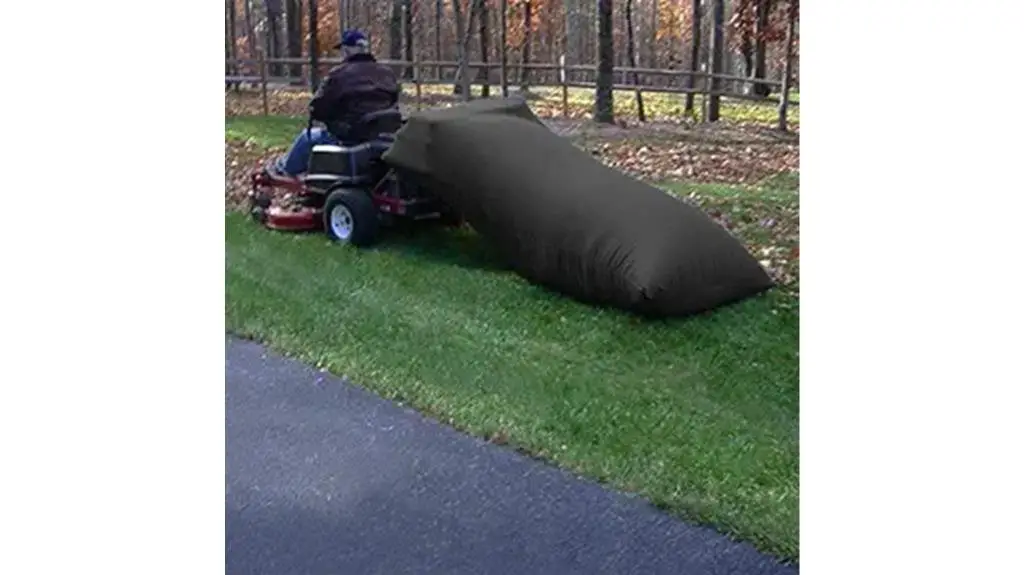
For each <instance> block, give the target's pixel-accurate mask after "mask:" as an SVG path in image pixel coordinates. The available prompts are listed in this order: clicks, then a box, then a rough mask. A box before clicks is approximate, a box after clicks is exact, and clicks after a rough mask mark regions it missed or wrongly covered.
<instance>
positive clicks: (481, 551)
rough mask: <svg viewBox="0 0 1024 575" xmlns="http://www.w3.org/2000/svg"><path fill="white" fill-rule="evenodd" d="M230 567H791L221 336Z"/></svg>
mask: <svg viewBox="0 0 1024 575" xmlns="http://www.w3.org/2000/svg"><path fill="white" fill-rule="evenodd" d="M225 375H226V385H227V423H226V425H227V478H226V513H227V534H226V537H227V541H226V543H227V573H228V574H245V575H259V574H275V575H319V574H339V575H340V574H349V573H351V574H360V575H363V574H376V573H380V574H388V575H398V574H400V573H417V574H430V573H439V574H441V573H443V574H446V575H456V574H461V573H467V574H468V573H472V574H506V573H507V574H517V575H519V574H523V575H525V574H530V575H540V574H548V573H550V574H557V575H567V574H572V573H586V574H588V575H589V574H595V573H602V574H618V573H637V574H641V573H642V574H657V573H666V574H668V573H671V574H685V575H704V574H723V575H724V574H737V575H739V574H743V575H758V574H765V575H767V574H771V575H782V574H795V573H798V569H797V568H796V567H793V566H783V565H780V564H779V563H778V562H777V561H776V560H775V559H773V558H771V557H769V556H766V555H763V554H761V553H759V552H758V551H757V550H756V549H754V548H753V547H752V546H750V545H748V544H745V543H737V542H734V541H731V540H729V539H728V538H726V537H724V536H722V535H720V534H718V533H716V532H714V531H713V530H710V529H706V528H701V527H695V526H691V525H688V524H686V523H684V522H681V521H678V520H676V519H674V518H672V517H670V516H668V515H666V514H664V513H662V512H660V511H658V510H657V509H655V508H653V507H652V506H650V505H648V504H646V503H645V502H643V501H642V500H640V499H637V498H634V497H629V496H626V495H623V494H619V493H616V492H613V491H610V490H608V489H605V488H603V487H602V486H600V485H597V484H596V483H593V482H590V481H586V480H582V479H579V478H577V477H574V476H572V475H571V474H569V473H566V472H563V471H561V470H558V469H556V468H553V467H551V466H548V465H545V464H542V463H540V462H537V461H534V460H531V459H529V458H526V457H523V456H521V455H519V454H517V453H515V452H513V451H512V450H509V449H505V448H502V447H498V446H495V445H491V444H489V443H486V442H484V441H482V440H478V439H475V438H472V437H469V436H466V435H463V434H461V433H458V432H456V431H454V430H452V429H450V428H448V427H445V426H443V425H441V424H439V423H436V422H433V421H430V420H427V419H425V418H423V417H422V416H420V415H419V414H417V413H416V412H414V411H412V410H410V409H406V408H402V407H399V406H398V405H396V404H394V403H391V402H389V401H386V400H384V399H381V398H379V397H377V396H375V395H373V394H371V393H369V392H367V391H364V390H363V389H361V388H358V387H356V386H354V385H352V384H351V383H349V382H348V381H346V380H344V379H339V378H336V377H333V376H330V375H328V374H324V373H321V372H319V371H317V370H315V369H313V368H311V367H309V366H306V365H304V364H301V363H299V362H296V361H292V360H289V359H285V358H283V357H281V356H279V355H276V354H274V353H271V352H269V351H267V350H266V349H265V348H264V347H262V346H260V345H258V344H255V343H252V342H247V341H243V340H239V339H236V338H233V337H228V338H227V342H226V362H225Z"/></svg>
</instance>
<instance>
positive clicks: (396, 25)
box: [388, 0, 405, 76]
mask: <svg viewBox="0 0 1024 575" xmlns="http://www.w3.org/2000/svg"><path fill="white" fill-rule="evenodd" d="M404 5H405V1H404V0H391V17H390V18H389V19H388V60H392V61H395V62H397V61H399V60H401V59H402V7H403V6H404ZM391 68H392V69H393V70H394V71H395V75H398V76H400V75H401V74H402V66H392V67H391Z"/></svg>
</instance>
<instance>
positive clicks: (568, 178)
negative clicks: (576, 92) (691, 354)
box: [386, 107, 773, 316]
mask: <svg viewBox="0 0 1024 575" xmlns="http://www.w3.org/2000/svg"><path fill="white" fill-rule="evenodd" d="M507 109H511V108H508V107H507ZM531 116H532V114H531ZM414 121H415V119H414V118H410V122H409V124H413V122H414ZM408 127H409V125H407V128H408ZM415 136H416V137H415V138H414V139H413V140H412V142H410V143H414V144H415V145H409V146H406V147H405V149H404V150H403V149H402V148H401V147H400V146H401V144H402V139H403V138H404V137H405V134H404V129H403V131H402V132H399V134H398V137H397V139H396V145H395V146H394V147H393V148H392V150H391V152H389V154H388V156H387V157H386V159H387V160H388V161H389V162H392V163H395V164H396V165H401V166H403V167H405V168H407V169H412V170H413V171H417V172H419V173H423V174H425V175H427V176H429V178H430V180H431V181H432V182H434V183H433V184H432V186H431V191H432V192H433V193H435V194H437V195H438V196H440V197H441V198H442V199H443V200H444V201H445V202H447V203H448V204H450V205H451V206H452V207H454V208H455V209H456V210H458V211H459V212H461V213H462V214H463V215H464V216H465V218H466V220H467V221H468V222H469V223H470V224H471V225H472V226H473V227H474V228H475V229H476V230H477V232H478V233H480V234H481V235H482V236H484V237H485V238H486V239H487V240H489V241H491V242H493V243H494V244H495V245H496V246H497V247H498V249H499V250H500V252H501V253H502V254H503V255H504V256H505V257H506V258H507V260H508V262H509V263H510V264H511V265H512V266H513V268H514V269H515V270H516V271H517V272H518V273H520V274H521V275H522V276H524V277H525V278H527V279H528V280H531V281H533V282H535V283H538V284H541V285H544V286H547V287H550V288H552V289H555V290H557V291H560V292H562V293H564V294H566V295H569V296H571V297H574V298H576V299H578V300H581V301H584V302H589V303H595V304H605V305H612V306H615V307H619V308H622V309H626V310H629V311H632V312H636V313H639V314H643V315H648V316H682V315H689V314H694V313H699V312H702V311H706V310H709V309H713V308H715V307H718V306H720V305H723V304H726V303H730V302H734V301H737V300H740V299H744V298H747V297H750V296H753V295H755V294H758V293H760V292H763V291H765V290H767V289H769V288H771V287H772V285H773V283H772V281H771V279H770V278H769V277H768V275H767V274H766V273H765V271H764V269H763V268H762V267H761V266H760V265H759V264H758V263H757V261H756V260H755V259H754V258H753V257H752V256H751V255H750V254H749V253H748V252H747V251H746V249H745V248H744V247H743V246H742V245H741V244H740V243H739V241H737V240H736V239H735V238H734V237H733V236H732V235H731V234H729V233H728V232H727V231H726V230H725V229H723V228H722V227H721V226H719V225H718V224H717V223H715V222H714V221H713V220H711V219H710V218H709V217H708V216H707V215H705V214H704V213H703V212H702V211H700V210H699V209H698V208H695V207H693V206H690V205H688V204H686V203H684V202H682V201H680V200H678V199H676V198H673V197H672V196H670V195H668V194H666V193H665V192H663V191H662V190H659V189H658V188H655V187H653V186H650V185H648V184H645V183H642V182H640V181H637V180H635V179H633V178H630V177H629V176H626V175H625V174H622V173H620V172H618V171H616V170H614V169H611V168H608V167H606V166H604V165H603V164H601V163H600V162H599V161H597V160H595V159H594V158H593V157H591V156H590V155H589V154H587V153H586V152H584V151H582V150H580V149H578V148H576V147H575V146H574V145H573V144H572V143H571V142H569V141H568V140H566V139H564V138H562V137H559V136H557V135H555V134H554V133H552V132H551V131H550V130H548V129H547V128H546V127H544V126H543V125H542V124H540V123H539V122H537V121H534V120H533V119H530V118H524V117H522V115H519V114H507V113H476V114H471V113H464V114H461V115H459V114H449V115H448V116H447V117H437V116H434V117H432V118H428V119H426V120H423V121H420V122H418V125H417V126H416V129H415Z"/></svg>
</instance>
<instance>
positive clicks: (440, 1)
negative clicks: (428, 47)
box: [434, 0, 444, 81]
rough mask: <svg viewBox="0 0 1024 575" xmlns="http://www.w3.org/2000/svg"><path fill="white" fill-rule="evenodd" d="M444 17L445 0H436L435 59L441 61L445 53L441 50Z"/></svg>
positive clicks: (437, 71) (439, 67)
mask: <svg viewBox="0 0 1024 575" xmlns="http://www.w3.org/2000/svg"><path fill="white" fill-rule="evenodd" d="M443 17H444V0H436V2H434V60H435V61H437V62H440V61H442V60H444V53H443V52H441V20H442V19H443ZM435 72H436V74H437V80H438V81H441V77H442V76H441V65H440V64H438V66H437V68H436V70H435Z"/></svg>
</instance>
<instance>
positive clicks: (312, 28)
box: [309, 0, 320, 92]
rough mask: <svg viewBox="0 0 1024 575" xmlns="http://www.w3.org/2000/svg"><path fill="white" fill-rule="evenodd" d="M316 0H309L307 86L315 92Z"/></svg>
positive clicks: (317, 68)
mask: <svg viewBox="0 0 1024 575" xmlns="http://www.w3.org/2000/svg"><path fill="white" fill-rule="evenodd" d="M317 16H318V14H317V0H309V88H310V90H312V91H313V92H316V90H317V88H319V87H320V45H319V43H318V42H317V37H316V31H317V30H319V29H320V27H319V26H318V25H317V23H318V20H317Z"/></svg>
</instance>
